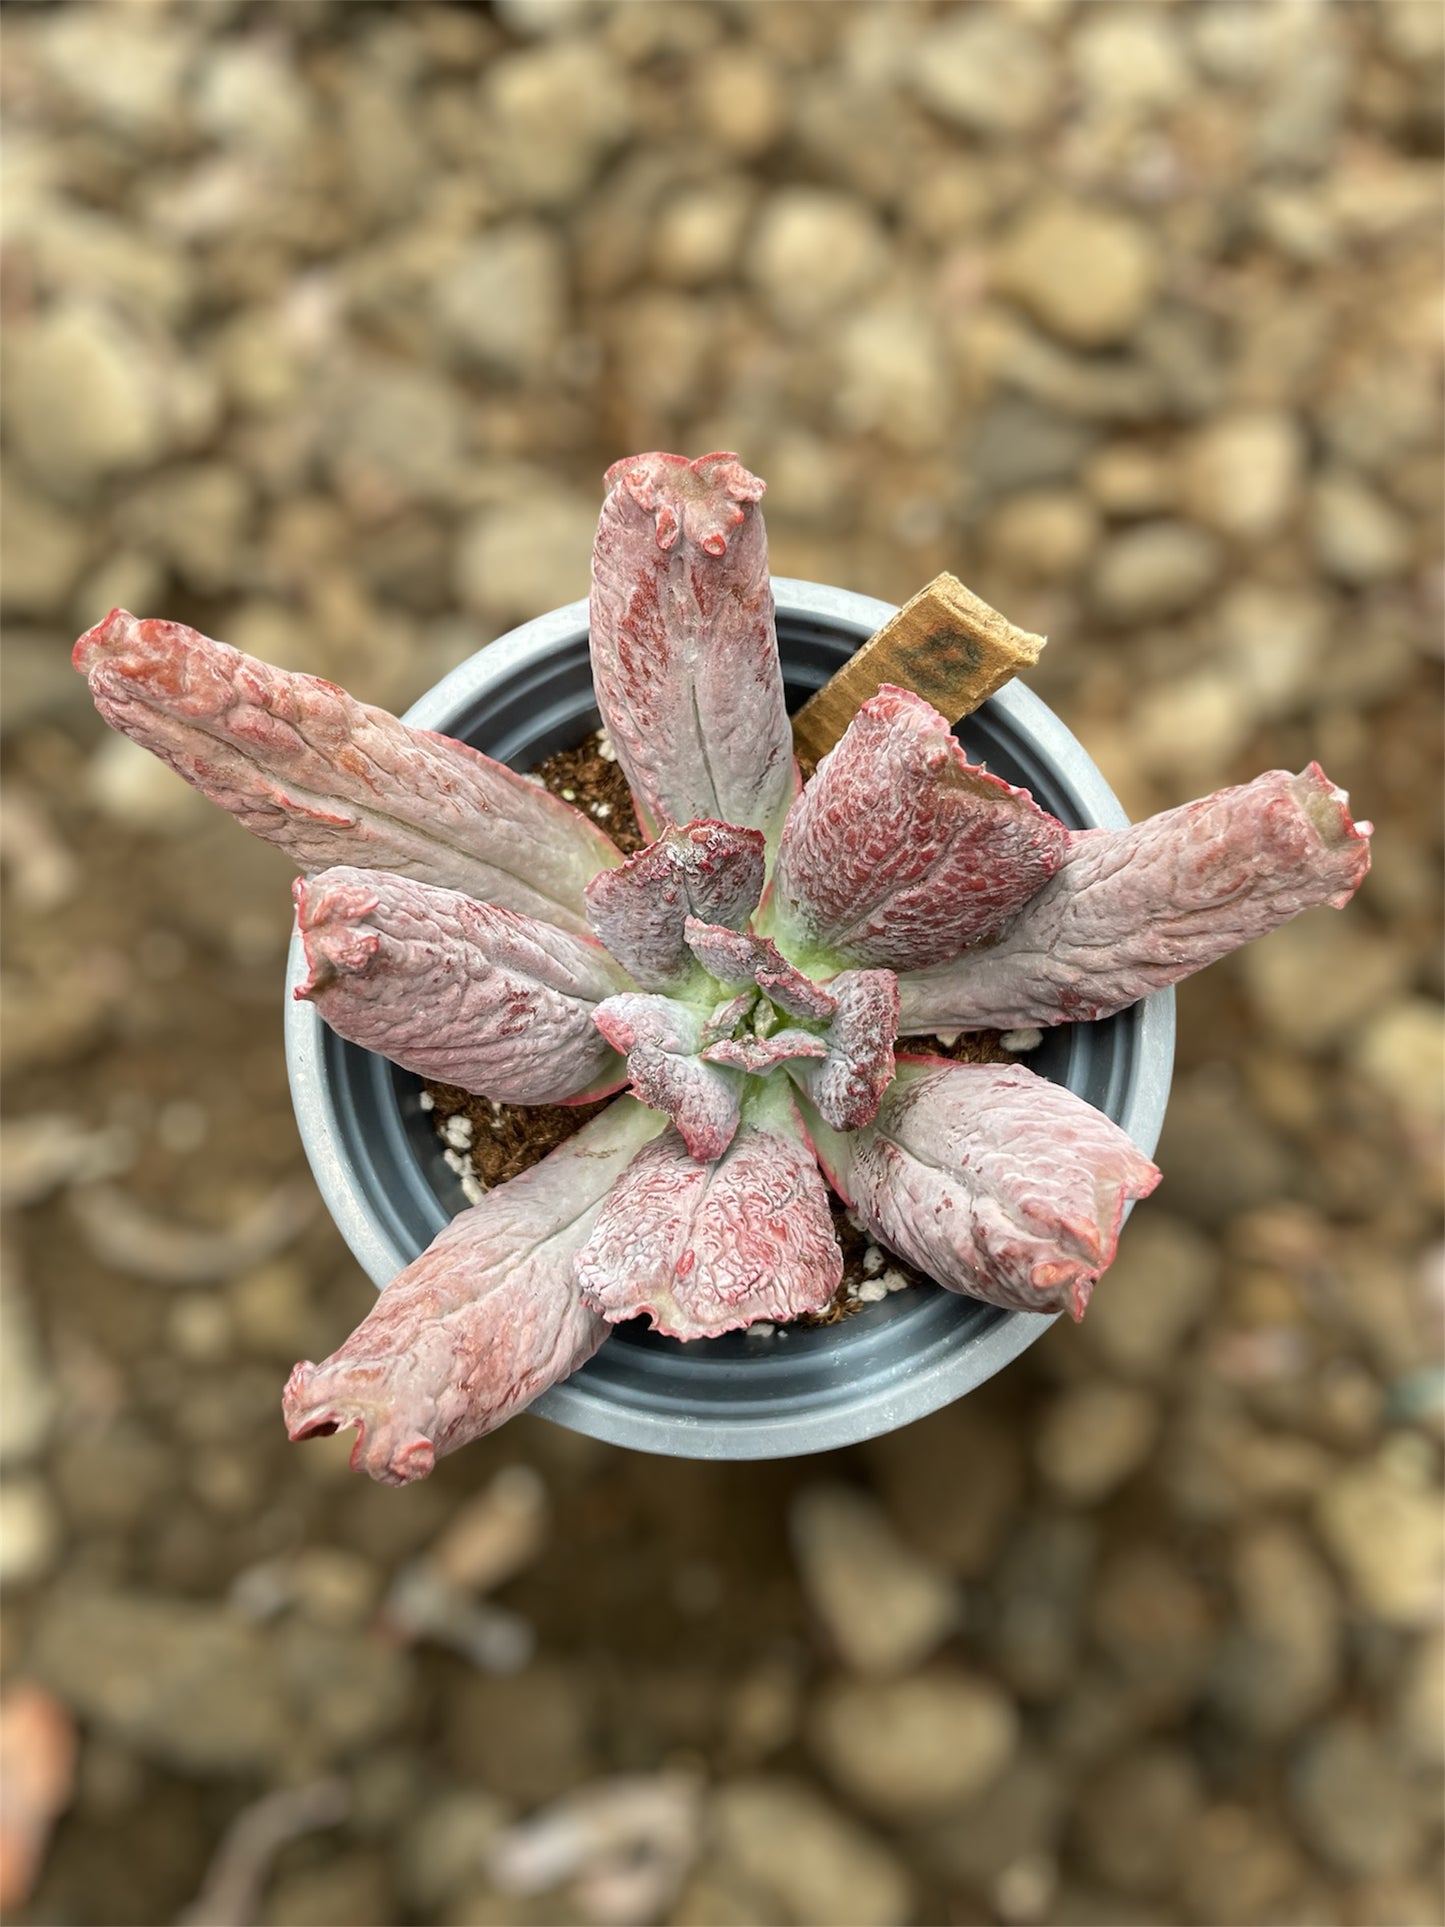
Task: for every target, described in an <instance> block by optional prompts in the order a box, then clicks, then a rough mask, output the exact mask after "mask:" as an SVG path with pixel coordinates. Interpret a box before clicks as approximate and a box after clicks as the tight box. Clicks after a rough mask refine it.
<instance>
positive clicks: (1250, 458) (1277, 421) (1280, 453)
mask: <svg viewBox="0 0 1445 1927" xmlns="http://www.w3.org/2000/svg"><path fill="white" fill-rule="evenodd" d="M1306 454H1307V450H1306V447H1305V441H1304V436H1303V434H1302V433H1301V430H1300V427H1299V424H1298V422H1296V421H1295V420H1294V418H1293V417H1292V416H1289V415H1286V414H1283V413H1268V412H1265V411H1263V410H1260V411H1256V412H1253V413H1248V414H1238V415H1221V416H1218V417H1216V419H1215V420H1214V421H1212V422H1210V423H1209V424H1208V426H1207V427H1205V428H1202V429H1200V430H1199V431H1198V433H1197V434H1196V435H1194V436H1193V437H1192V438H1191V440H1190V442H1189V443H1188V445H1187V446H1186V448H1185V451H1184V481H1183V491H1182V493H1183V502H1184V506H1185V507H1186V509H1188V511H1189V513H1190V514H1191V515H1193V516H1194V517H1195V518H1196V519H1197V520H1198V521H1200V522H1203V523H1204V524H1205V525H1206V526H1207V527H1209V528H1212V529H1216V530H1218V532H1219V533H1220V534H1221V535H1229V536H1235V537H1237V538H1238V539H1240V540H1241V541H1245V542H1260V541H1263V540H1264V539H1265V538H1266V537H1268V536H1271V535H1273V534H1275V533H1276V532H1277V531H1278V529H1279V528H1280V525H1281V524H1282V523H1283V522H1284V520H1285V518H1286V517H1287V516H1288V515H1289V513H1290V511H1291V509H1292V508H1293V507H1294V504H1295V500H1296V498H1297V496H1298V493H1299V488H1300V481H1301V477H1302V475H1303V472H1304V466H1305V459H1306Z"/></svg>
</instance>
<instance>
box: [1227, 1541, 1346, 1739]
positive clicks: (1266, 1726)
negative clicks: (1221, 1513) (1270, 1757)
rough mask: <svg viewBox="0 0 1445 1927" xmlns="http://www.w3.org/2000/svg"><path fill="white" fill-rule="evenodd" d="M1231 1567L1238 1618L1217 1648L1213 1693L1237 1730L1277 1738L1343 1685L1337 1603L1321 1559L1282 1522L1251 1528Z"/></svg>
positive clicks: (1237, 1546)
mask: <svg viewBox="0 0 1445 1927" xmlns="http://www.w3.org/2000/svg"><path fill="white" fill-rule="evenodd" d="M1233 1568H1234V1571H1233V1578H1234V1589H1235V1596H1236V1599H1237V1601H1238V1607H1239V1619H1238V1622H1237V1623H1236V1624H1235V1625H1233V1626H1231V1627H1230V1629H1229V1630H1228V1631H1227V1632H1226V1634H1225V1636H1224V1638H1223V1640H1222V1641H1221V1643H1220V1647H1219V1650H1218V1653H1217V1655H1216V1658H1215V1663H1214V1669H1213V1681H1212V1686H1211V1696H1212V1698H1213V1700H1214V1703H1215V1704H1216V1705H1217V1706H1218V1707H1219V1708H1220V1709H1221V1710H1222V1711H1223V1712H1224V1713H1225V1714H1226V1716H1227V1717H1228V1718H1229V1719H1230V1720H1231V1721H1233V1723H1234V1724H1235V1725H1236V1726H1238V1727H1240V1728H1242V1729H1243V1730H1244V1731H1246V1732H1248V1733H1250V1734H1252V1735H1255V1736H1258V1737H1259V1738H1261V1739H1266V1740H1267V1739H1275V1738H1278V1737H1279V1736H1280V1735H1281V1734H1284V1733H1290V1732H1293V1731H1294V1730H1296V1729H1297V1728H1298V1727H1299V1726H1301V1725H1302V1724H1303V1723H1304V1722H1305V1721H1306V1720H1307V1719H1309V1718H1311V1717H1313V1716H1314V1715H1315V1714H1317V1713H1318V1712H1319V1711H1320V1710H1321V1709H1322V1708H1323V1707H1325V1706H1327V1705H1328V1704H1329V1702H1330V1700H1331V1699H1332V1698H1333V1696H1334V1694H1335V1693H1336V1692H1337V1690H1338V1688H1339V1684H1340V1674H1341V1665H1342V1651H1341V1622H1340V1607H1339V1601H1338V1599H1337V1597H1336V1594H1335V1587H1334V1583H1333V1581H1332V1579H1331V1577H1330V1574H1329V1572H1328V1570H1327V1569H1326V1567H1325V1566H1324V1564H1323V1563H1322V1561H1321V1560H1320V1557H1319V1555H1318V1554H1317V1553H1316V1552H1315V1551H1314V1549H1313V1547H1312V1546H1311V1545H1310V1543H1309V1541H1308V1540H1307V1539H1306V1538H1304V1536H1303V1535H1302V1534H1301V1533H1300V1532H1299V1531H1297V1529H1296V1528H1295V1527H1293V1526H1291V1525H1287V1524H1286V1523H1284V1522H1283V1521H1271V1520H1263V1521H1261V1522H1260V1523H1259V1524H1257V1525H1254V1526H1251V1527H1247V1528H1246V1530H1245V1531H1244V1532H1243V1534H1242V1535H1241V1537H1240V1539H1239V1541H1238V1543H1237V1544H1236V1547H1235V1552H1234V1560H1233Z"/></svg>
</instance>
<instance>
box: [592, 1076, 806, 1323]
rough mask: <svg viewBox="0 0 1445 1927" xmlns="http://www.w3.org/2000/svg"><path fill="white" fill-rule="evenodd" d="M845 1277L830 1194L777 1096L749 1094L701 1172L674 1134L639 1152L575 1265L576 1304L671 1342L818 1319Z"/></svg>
mask: <svg viewBox="0 0 1445 1927" xmlns="http://www.w3.org/2000/svg"><path fill="white" fill-rule="evenodd" d="M842 1276H843V1254H842V1252H841V1251H840V1250H839V1248H838V1240H837V1238H836V1237H835V1236H834V1233H833V1220H832V1216H831V1214H830V1212H829V1209H828V1196H827V1192H826V1191H825V1189H824V1186H823V1180H822V1179H821V1177H820V1176H819V1175H818V1168H817V1166H816V1165H815V1163H814V1162H813V1156H812V1153H811V1152H810V1151H809V1149H808V1147H807V1145H806V1143H805V1142H804V1141H803V1137H802V1134H801V1132H800V1130H799V1128H798V1124H797V1120H796V1117H795V1115H794V1112H793V1106H792V1102H791V1099H790V1098H789V1096H788V1093H787V1090H786V1087H785V1086H784V1085H782V1084H781V1083H778V1082H776V1081H769V1082H768V1083H766V1084H759V1085H754V1086H753V1087H752V1089H751V1090H750V1092H749V1096H748V1110H747V1114H746V1115H745V1117H744V1119H743V1122H742V1124H741V1126H740V1127H739V1130H738V1133H737V1136H736V1137H735V1138H734V1139H733V1141H732V1144H731V1145H730V1147H729V1148H728V1151H727V1153H726V1154H725V1156H723V1157H721V1158H719V1159H718V1160H717V1161H716V1163H712V1164H703V1163H699V1162H697V1161H696V1160H695V1159H693V1158H691V1157H690V1156H689V1155H688V1151H687V1146H686V1145H685V1144H684V1143H683V1141H682V1139H681V1138H680V1137H679V1136H678V1134H677V1132H676V1131H667V1132H665V1133H664V1135H663V1136H662V1137H660V1138H657V1139H655V1140H654V1141H653V1143H651V1144H649V1145H648V1146H647V1147H646V1148H645V1149H644V1150H642V1151H640V1152H639V1153H638V1154H637V1156H636V1157H635V1158H634V1159H633V1161H632V1163H631V1164H629V1165H628V1167H627V1169H626V1171H624V1172H623V1174H622V1176H621V1178H620V1179H619V1180H618V1182H617V1185H616V1188H615V1189H614V1190H613V1192H612V1193H611V1195H610V1196H609V1198H608V1200H607V1202H606V1204H604V1206H603V1207H602V1213H601V1215H600V1217H599V1218H598V1220H597V1228H596V1230H595V1231H594V1232H593V1233H592V1236H591V1237H590V1238H589V1239H588V1241H587V1244H586V1245H585V1246H584V1247H583V1249H582V1250H581V1251H580V1252H579V1253H578V1255H577V1280H578V1284H579V1286H580V1288H581V1291H582V1296H583V1299H584V1301H585V1302H586V1303H587V1304H588V1305H590V1306H592V1307H593V1308H594V1309H596V1310H597V1311H598V1312H600V1313H601V1315H602V1316H603V1317H604V1318H606V1319H608V1320H609V1321H610V1322H612V1323H614V1324H615V1323H617V1322H618V1321H619V1320H621V1319H624V1318H635V1317H637V1316H638V1315H639V1314H642V1315H645V1316H646V1317H647V1318H649V1319H650V1320H651V1322H652V1324H653V1326H654V1327H655V1329H656V1330H658V1331H661V1332H666V1333H667V1334H668V1335H669V1336H670V1337H673V1338H715V1337H717V1336H718V1335H719V1334H720V1333H722V1332H725V1331H734V1330H736V1329H737V1328H738V1327H739V1326H741V1325H750V1324H752V1323H753V1321H754V1320H755V1319H759V1318H770V1319H776V1320H781V1319H788V1318H796V1317H797V1316H798V1315H799V1314H800V1313H801V1312H805V1311H821V1310H822V1308H823V1307H824V1306H825V1305H826V1304H827V1303H828V1301H829V1299H830V1298H831V1297H832V1296H833V1293H834V1292H835V1291H836V1290H837V1288H838V1283H839V1280H840V1279H841V1278H842Z"/></svg>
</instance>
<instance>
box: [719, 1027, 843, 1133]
mask: <svg viewBox="0 0 1445 1927" xmlns="http://www.w3.org/2000/svg"><path fill="white" fill-rule="evenodd" d="M827 1055H828V1046H827V1045H826V1044H825V1043H824V1041H823V1039H822V1038H821V1037H819V1036H818V1035H817V1034H816V1032H814V1031H811V1030H775V1031H774V1032H773V1034H772V1035H771V1037H720V1038H719V1039H718V1040H717V1042H716V1043H714V1044H705V1045H704V1046H703V1048H702V1052H701V1056H702V1058H703V1060H704V1061H705V1062H706V1063H709V1064H730V1065H732V1066H733V1068H734V1069H736V1070H740V1071H745V1072H746V1073H748V1075H750V1076H753V1077H766V1076H767V1074H768V1072H769V1071H773V1070H776V1069H777V1067H778V1065H779V1064H785V1063H787V1062H788V1061H789V1059H790V1058H818V1057H826V1056H827ZM869 1116H870V1117H871V1116H872V1112H871V1111H870V1112H869Z"/></svg>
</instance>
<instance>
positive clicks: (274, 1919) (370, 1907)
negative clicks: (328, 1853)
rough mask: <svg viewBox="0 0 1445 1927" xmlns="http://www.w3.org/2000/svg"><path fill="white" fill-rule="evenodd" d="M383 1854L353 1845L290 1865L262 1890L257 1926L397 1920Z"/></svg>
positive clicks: (320, 1926) (327, 1926)
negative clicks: (325, 1857) (331, 1855)
mask: <svg viewBox="0 0 1445 1927" xmlns="http://www.w3.org/2000/svg"><path fill="white" fill-rule="evenodd" d="M395 1918H396V1914H395V1911H394V1909H393V1903H392V1899H391V1880H390V1877H389V1874H388V1871H387V1865H386V1861H385V1858H384V1857H383V1856H382V1855H381V1854H380V1853H376V1852H368V1851H364V1850H361V1849H356V1850H353V1851H351V1852H347V1853H341V1854H337V1855H336V1856H335V1857H334V1858H332V1859H328V1860H322V1861H320V1862H319V1863H318V1864H314V1865H311V1866H300V1867H297V1866H288V1867H287V1868H285V1869H284V1870H283V1871H282V1872H281V1873H279V1874H278V1875H277V1877H276V1879H275V1881H274V1882H273V1883H272V1885H271V1888H270V1891H269V1892H268V1893H267V1895H266V1902H265V1905H264V1907H263V1908H262V1910H261V1913H260V1915H259V1917H258V1920H259V1927H341V1923H343V1922H353V1923H356V1927H360V1923H361V1922H363V1921H368V1922H369V1921H380V1920H395Z"/></svg>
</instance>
